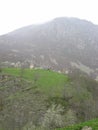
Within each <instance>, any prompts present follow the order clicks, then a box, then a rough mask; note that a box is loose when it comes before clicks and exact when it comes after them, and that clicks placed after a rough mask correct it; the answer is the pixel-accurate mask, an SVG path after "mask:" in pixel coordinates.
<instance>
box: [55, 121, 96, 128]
mask: <svg viewBox="0 0 98 130" xmlns="http://www.w3.org/2000/svg"><path fill="white" fill-rule="evenodd" d="M84 126H89V127H92V130H98V119H93V120H90V121H87V122H83V123H81V124H76V125H73V126H69V127H66V128H60V129H55V130H81V129H82V128H83V127H84Z"/></svg>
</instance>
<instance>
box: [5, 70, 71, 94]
mask: <svg viewBox="0 0 98 130" xmlns="http://www.w3.org/2000/svg"><path fill="white" fill-rule="evenodd" d="M3 73H5V74H10V75H14V76H18V77H22V78H23V79H25V80H28V81H32V82H34V84H35V85H36V86H37V87H38V88H39V89H40V91H42V92H45V93H46V94H48V95H49V96H61V95H62V93H63V89H64V85H65V84H66V83H67V82H68V81H69V78H68V76H66V75H64V74H59V73H57V72H53V71H50V70H43V69H23V70H22V69H19V68H4V69H3Z"/></svg>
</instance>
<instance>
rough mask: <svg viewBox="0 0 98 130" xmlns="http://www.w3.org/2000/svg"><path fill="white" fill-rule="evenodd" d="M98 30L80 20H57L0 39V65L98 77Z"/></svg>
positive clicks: (96, 27) (25, 28) (32, 26)
mask: <svg viewBox="0 0 98 130" xmlns="http://www.w3.org/2000/svg"><path fill="white" fill-rule="evenodd" d="M97 35H98V26H97V25H94V24H92V23H91V22H88V21H85V20H80V19H77V18H66V17H65V18H56V19H54V20H53V21H50V22H48V23H45V24H42V25H31V26H28V27H24V28H21V29H18V30H16V31H14V32H11V33H9V34H6V35H3V36H1V37H0V62H4V64H7V65H9V64H11V65H14V66H19V65H20V63H24V64H25V66H30V64H33V65H34V66H39V67H43V68H51V69H55V70H60V71H62V72H64V73H67V72H68V71H70V70H71V69H73V68H78V69H80V70H82V71H84V72H86V73H88V74H89V75H91V74H92V76H94V78H96V77H97V74H98V68H97V67H98V66H97V65H98V51H97V50H98V36H97Z"/></svg>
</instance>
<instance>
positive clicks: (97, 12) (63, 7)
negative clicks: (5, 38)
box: [0, 0, 98, 35]
mask: <svg viewBox="0 0 98 130" xmlns="http://www.w3.org/2000/svg"><path fill="white" fill-rule="evenodd" d="M62 16H63V17H64V16H67V17H78V18H81V19H86V20H89V21H92V22H93V23H95V24H98V0H0V35H1V34H4V33H7V32H10V31H12V30H14V29H16V28H20V27H23V26H26V25H29V24H38V23H43V22H46V21H48V20H51V19H53V18H55V17H62Z"/></svg>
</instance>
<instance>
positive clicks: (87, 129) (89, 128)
mask: <svg viewBox="0 0 98 130" xmlns="http://www.w3.org/2000/svg"><path fill="white" fill-rule="evenodd" d="M82 130H92V128H91V127H89V126H84V127H83V128H82Z"/></svg>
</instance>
